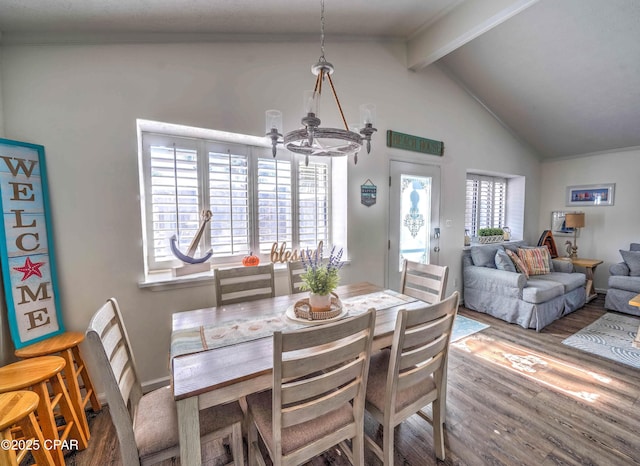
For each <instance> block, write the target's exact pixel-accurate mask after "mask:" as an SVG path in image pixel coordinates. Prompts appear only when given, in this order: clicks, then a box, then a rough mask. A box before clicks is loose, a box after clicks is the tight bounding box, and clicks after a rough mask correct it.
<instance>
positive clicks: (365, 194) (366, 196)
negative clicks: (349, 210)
mask: <svg viewBox="0 0 640 466" xmlns="http://www.w3.org/2000/svg"><path fill="white" fill-rule="evenodd" d="M377 192H378V187H377V186H376V185H375V184H373V181H371V180H370V179H368V178H367V181H365V182H364V184H361V185H360V202H361V203H362V204H364V205H366V206H367V207H371V206H372V205H373V204H375V203H376V196H377Z"/></svg>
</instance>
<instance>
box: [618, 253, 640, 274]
mask: <svg viewBox="0 0 640 466" xmlns="http://www.w3.org/2000/svg"><path fill="white" fill-rule="evenodd" d="M620 254H621V255H622V260H623V261H624V263H625V264H627V267H629V275H630V276H632V277H640V251H623V250H622V249H620Z"/></svg>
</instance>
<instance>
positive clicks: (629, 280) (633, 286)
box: [604, 243, 640, 316]
mask: <svg viewBox="0 0 640 466" xmlns="http://www.w3.org/2000/svg"><path fill="white" fill-rule="evenodd" d="M629 251H632V252H637V254H630V255H627V256H640V243H631V245H630V246H629ZM621 254H622V252H621ZM623 258H624V256H623ZM626 260H630V259H629V257H627V259H626ZM630 265H631V267H630ZM637 268H638V267H637V261H636V263H633V262H632V263H631V264H627V263H626V262H620V263H618V264H613V265H612V266H611V267H609V273H610V274H611V275H610V276H609V289H608V290H607V296H606V297H605V299H604V307H605V308H606V309H611V310H613V311H619V312H625V313H627V314H632V315H636V316H640V308H637V307H635V306H631V305H630V304H629V300H630V299H631V298H633V297H634V296H636V295H637V294H639V293H640V275H637V276H634V273H637ZM632 269H633V270H632Z"/></svg>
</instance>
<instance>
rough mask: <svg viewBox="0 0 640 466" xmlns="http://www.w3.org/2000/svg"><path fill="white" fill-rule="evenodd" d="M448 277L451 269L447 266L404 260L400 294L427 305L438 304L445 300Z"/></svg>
mask: <svg viewBox="0 0 640 466" xmlns="http://www.w3.org/2000/svg"><path fill="white" fill-rule="evenodd" d="M448 275H449V267H447V266H442V265H434V264H420V263H419V262H412V261H408V260H407V259H404V261H403V262H402V276H401V278H400V292H401V293H402V294H406V295H408V296H412V297H414V298H418V299H419V300H421V301H424V302H425V303H429V304H433V303H437V302H439V301H442V300H443V299H444V294H445V292H446V291H447V277H448Z"/></svg>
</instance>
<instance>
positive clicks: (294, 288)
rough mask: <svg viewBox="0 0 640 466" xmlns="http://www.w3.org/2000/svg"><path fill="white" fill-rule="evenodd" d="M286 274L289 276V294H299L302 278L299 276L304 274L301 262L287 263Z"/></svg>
mask: <svg viewBox="0 0 640 466" xmlns="http://www.w3.org/2000/svg"><path fill="white" fill-rule="evenodd" d="M287 272H288V275H289V294H296V293H300V292H301V291H302V289H301V288H300V287H301V286H302V278H300V276H301V275H302V274H303V273H304V272H305V267H304V264H303V263H302V261H292V262H287Z"/></svg>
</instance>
